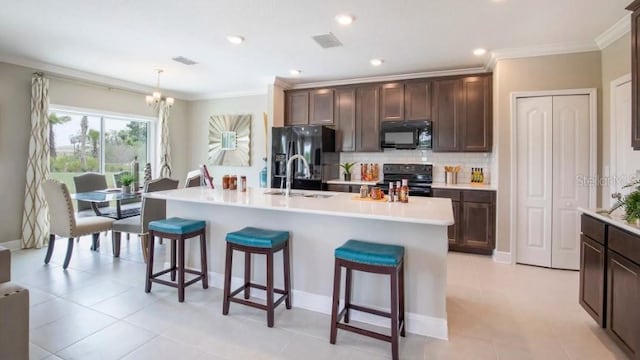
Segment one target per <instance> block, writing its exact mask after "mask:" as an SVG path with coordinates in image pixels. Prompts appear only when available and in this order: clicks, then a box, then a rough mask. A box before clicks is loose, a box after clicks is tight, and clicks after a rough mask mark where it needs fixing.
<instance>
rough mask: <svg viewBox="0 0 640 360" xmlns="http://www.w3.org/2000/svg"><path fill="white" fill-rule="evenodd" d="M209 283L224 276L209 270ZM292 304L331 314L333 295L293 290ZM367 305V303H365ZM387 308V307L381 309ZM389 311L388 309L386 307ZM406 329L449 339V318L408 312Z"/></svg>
mask: <svg viewBox="0 0 640 360" xmlns="http://www.w3.org/2000/svg"><path fill="white" fill-rule="evenodd" d="M167 266H168V264H167ZM243 283H244V279H242V278H239V277H233V278H232V279H231V288H232V289H236V288H238V287H240V286H242V284H243ZM209 285H210V286H213V287H216V288H219V289H222V288H223V287H224V276H223V274H218V273H214V272H211V271H210V272H209ZM252 296H255V297H256V298H259V299H265V293H264V291H259V290H257V291H252ZM291 300H292V302H291V305H292V306H294V307H297V308H301V309H305V310H310V311H315V312H319V313H322V314H327V315H331V303H332V301H331V296H325V295H318V294H313V293H309V292H305V291H300V290H293V293H292V294H291ZM364 305H366V304H364ZM380 310H383V311H384V310H385V309H380ZM386 311H388V309H386ZM406 316H407V319H406V330H407V332H410V333H412V334H417V335H422V336H428V337H432V338H436V339H441V340H448V339H449V330H448V326H447V319H441V318H435V317H431V316H425V315H420V314H414V313H407V314H406ZM351 318H352V319H353V320H355V321H361V322H364V323H367V324H372V325H376V326H380V327H386V328H389V327H390V324H389V320H388V319H385V318H382V317H379V316H375V315H371V314H367V313H362V312H357V311H354V312H353V314H352V316H351Z"/></svg>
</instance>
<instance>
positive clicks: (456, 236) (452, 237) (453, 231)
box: [447, 201, 460, 245]
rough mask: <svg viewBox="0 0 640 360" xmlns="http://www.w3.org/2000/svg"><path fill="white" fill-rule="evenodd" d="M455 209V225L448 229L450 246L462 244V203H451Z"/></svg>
mask: <svg viewBox="0 0 640 360" xmlns="http://www.w3.org/2000/svg"><path fill="white" fill-rule="evenodd" d="M451 205H452V207H453V225H451V226H449V227H448V228H447V235H448V237H449V245H452V244H458V243H459V242H460V231H459V230H458V229H459V228H460V202H459V201H451Z"/></svg>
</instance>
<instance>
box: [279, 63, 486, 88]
mask: <svg viewBox="0 0 640 360" xmlns="http://www.w3.org/2000/svg"><path fill="white" fill-rule="evenodd" d="M484 72H487V69H486V68H485V67H474V68H464V69H453V70H439V71H427V72H418V73H410V74H399V75H385V76H371V77H363V78H351V79H341V80H328V81H318V82H308V83H299V84H293V85H291V87H290V89H309V88H317V87H328V86H340V85H352V84H363V83H372V82H387V81H397V80H408V79H417V78H423V77H424V78H426V77H438V76H452V75H469V74H478V73H484Z"/></svg>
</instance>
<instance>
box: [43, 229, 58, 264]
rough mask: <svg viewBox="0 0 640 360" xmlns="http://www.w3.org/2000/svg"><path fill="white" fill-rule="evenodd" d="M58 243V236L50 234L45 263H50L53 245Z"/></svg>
mask: <svg viewBox="0 0 640 360" xmlns="http://www.w3.org/2000/svg"><path fill="white" fill-rule="evenodd" d="M55 243H56V236H55V235H54V234H50V235H49V245H48V247H47V255H45V257H44V263H45V264H48V263H49V261H50V260H51V255H53V246H54V245H55Z"/></svg>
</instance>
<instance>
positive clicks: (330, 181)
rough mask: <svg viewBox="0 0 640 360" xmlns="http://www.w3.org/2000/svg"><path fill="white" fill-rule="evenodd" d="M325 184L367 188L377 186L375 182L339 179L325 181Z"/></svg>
mask: <svg viewBox="0 0 640 360" xmlns="http://www.w3.org/2000/svg"><path fill="white" fill-rule="evenodd" d="M327 184H333V185H368V186H376V185H377V184H378V182H377V181H364V180H351V181H344V180H340V179H334V180H329V181H327Z"/></svg>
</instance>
